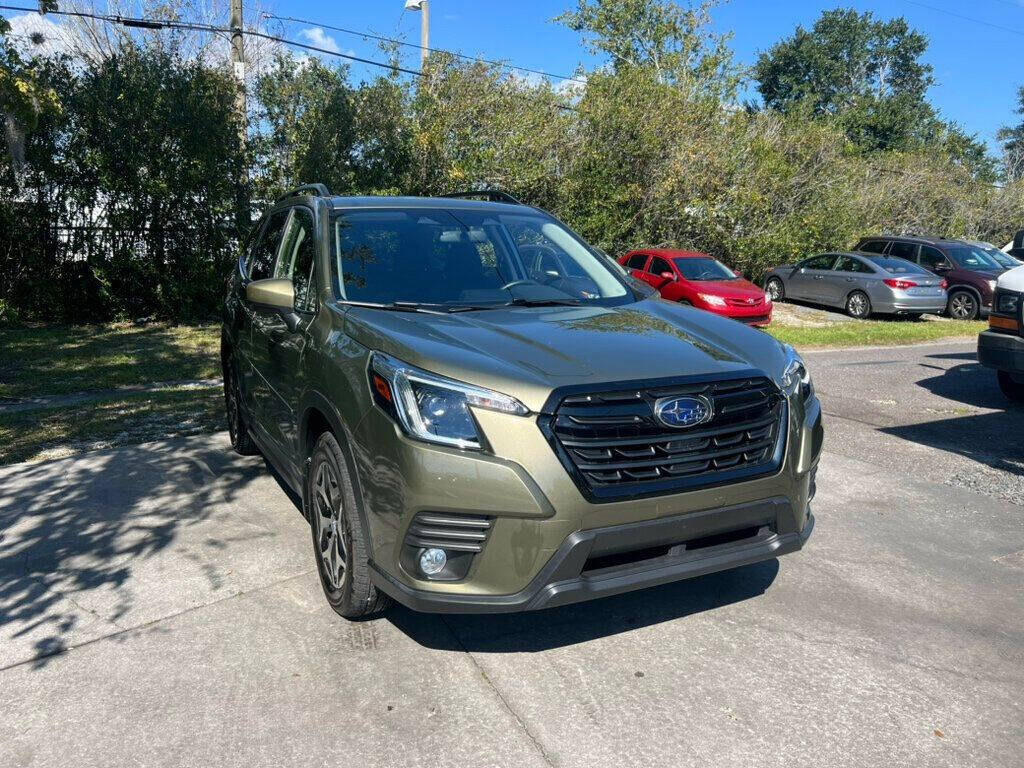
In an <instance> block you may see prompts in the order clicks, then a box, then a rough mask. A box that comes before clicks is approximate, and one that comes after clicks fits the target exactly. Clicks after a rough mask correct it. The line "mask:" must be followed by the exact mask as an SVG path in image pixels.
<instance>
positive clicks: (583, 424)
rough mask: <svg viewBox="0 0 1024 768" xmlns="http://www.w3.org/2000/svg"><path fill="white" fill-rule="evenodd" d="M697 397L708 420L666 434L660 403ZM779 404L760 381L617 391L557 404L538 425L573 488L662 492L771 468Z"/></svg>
mask: <svg viewBox="0 0 1024 768" xmlns="http://www.w3.org/2000/svg"><path fill="white" fill-rule="evenodd" d="M677 395H678V396H684V395H703V396H705V397H707V398H708V400H709V401H710V402H711V404H712V406H713V412H714V415H713V417H712V419H711V420H710V421H708V422H706V423H704V424H701V425H699V426H695V427H690V428H685V429H679V428H673V427H667V426H665V425H664V424H662V423H661V422H660V421H659V420H658V419H657V418H656V417H655V415H654V403H655V402H656V401H657V400H658V399H660V398H663V397H672V396H677ZM784 413H785V404H784V401H783V398H782V396H781V394H780V393H779V391H778V389H777V388H776V387H775V385H774V384H772V382H771V381H769V380H768V379H766V378H763V377H754V378H742V379H735V380H730V381H715V382H701V383H697V384H681V385H670V386H661V387H654V388H647V389H643V388H641V389H633V388H631V389H617V390H611V391H602V392H594V393H586V394H570V395H567V396H565V397H563V398H562V399H561V401H560V403H559V404H558V405H557V407H556V409H555V411H554V413H553V415H551V416H550V417H549V418H548V419H547V421H546V422H542V427H545V429H546V431H547V433H548V435H549V437H550V438H551V439H552V440H553V442H554V444H555V449H556V451H557V452H558V454H559V456H560V458H561V459H562V461H563V463H565V464H566V466H567V468H568V469H569V470H570V473H571V474H573V477H574V478H575V479H576V481H577V484H579V485H580V486H581V489H583V490H584V491H587V492H589V495H592V496H596V497H599V498H618V497H622V496H626V495H645V494H657V493H668V492H672V491H674V490H678V489H682V488H696V487H701V486H707V485H715V484H720V483H728V482H734V481H739V480H741V479H746V478H749V477H752V476H756V475H760V474H767V473H769V472H771V471H773V470H775V469H777V468H778V464H779V461H780V458H781V457H780V455H779V454H778V453H777V452H776V447H777V446H778V444H779V438H780V434H779V431H780V429H781V424H782V419H783V416H784Z"/></svg>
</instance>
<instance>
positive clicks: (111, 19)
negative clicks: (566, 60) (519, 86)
mask: <svg viewBox="0 0 1024 768" xmlns="http://www.w3.org/2000/svg"><path fill="white" fill-rule="evenodd" d="M0 10H5V11H24V12H26V13H37V12H38V9H36V8H25V7H24V6H17V5H0ZM47 13H51V14H54V15H56V16H75V17H78V18H86V19H96V20H98V21H104V22H106V23H108V24H121V25H123V26H126V27H133V28H138V29H151V30H160V29H184V30H189V31H193V32H207V33H210V34H230V33H231V32H232V30H231V28H230V27H218V26H216V25H213V24H201V23H197V22H189V21H162V20H159V19H146V18H140V17H135V16H120V15H105V14H98V13H88V12H86V11H47ZM243 34H246V35H250V36H252V37H259V38H262V39H264V40H270V41H272V42H277V43H281V44H283V45H289V46H292V47H295V48H301V49H303V50H306V51H313V52H315V53H323V54H326V55H328V56H337V57H339V58H342V59H347V60H348V61H355V62H359V63H360V64H367V65H370V66H374V67H380V68H381V69H387V70H391V71H393V72H402V73H404V74H407V75H413V76H415V77H425V75H424V73H423V72H420V71H419V70H415V69H408V68H406V67H401V66H398V65H397V64H387V63H385V62H382V61H374V60H373V59H364V58H362V57H361V56H354V55H352V54H348V53H341V52H340V51H334V50H331V49H329V48H321V47H319V46H316V45H311V44H309V43H300V42H298V41H297V40H289V39H288V38H286V37H280V36H278V35H271V34H268V33H266V32H259V31H257V30H254V29H246V30H243ZM553 106H554V107H555V108H556V109H559V110H562V111H565V112H575V111H576V108H575V107H571V106H569V105H567V104H555V105H553Z"/></svg>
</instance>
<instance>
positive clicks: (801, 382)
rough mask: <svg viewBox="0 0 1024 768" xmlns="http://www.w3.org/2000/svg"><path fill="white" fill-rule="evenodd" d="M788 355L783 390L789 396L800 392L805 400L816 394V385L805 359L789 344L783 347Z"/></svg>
mask: <svg viewBox="0 0 1024 768" xmlns="http://www.w3.org/2000/svg"><path fill="white" fill-rule="evenodd" d="M782 348H783V350H784V351H785V353H786V368H785V370H784V372H783V374H782V390H783V391H784V392H785V393H786V394H787V395H795V394H796V393H797V391H799V392H800V395H801V397H803V399H804V400H806V399H807V398H809V397H810V396H811V395H812V394H814V384H813V383H812V382H811V374H810V371H808V370H807V366H806V365H804V361H803V358H802V357H800V355H798V354H797V352H796V350H795V349H793V347H791V346H790V345H789V344H784V345H783V346H782Z"/></svg>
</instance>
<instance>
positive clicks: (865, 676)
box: [0, 342, 1024, 768]
mask: <svg viewBox="0 0 1024 768" xmlns="http://www.w3.org/2000/svg"><path fill="white" fill-rule="evenodd" d="M973 349H974V348H973V343H963V342H958V343H947V344H936V345H923V346H917V347H904V348H892V349H876V350H842V351H834V352H813V353H809V354H807V355H806V356H805V357H806V359H807V362H808V365H809V367H810V369H811V372H812V374H813V375H814V377H815V383H816V386H817V388H818V391H819V394H820V397H821V399H822V403H823V407H824V410H825V413H826V419H827V421H826V432H827V434H826V449H825V454H824V457H823V460H822V464H821V470H820V473H819V478H818V488H819V492H818V498H817V499H816V500H815V503H814V509H815V514H816V516H817V519H818V524H817V527H816V530H815V533H814V536H813V537H812V538H811V541H810V543H809V545H808V547H807V548H806V549H805V550H804V551H803V552H801V553H798V554H795V555H789V556H786V557H783V558H781V559H779V560H776V561H769V562H766V563H762V564H759V565H755V566H750V567H747V568H743V569H739V570H736V571H731V572H726V573H720V574H715V575H712V576H706V577H702V578H699V579H695V580H692V581H687V582H680V583H677V584H673V585H668V586H665V587H660V588H656V589H651V590H646V591H643V592H636V593H632V594H628V595H621V596H618V597H614V598H610V599H606V600H602V601H598V602H593V603H586V604H581V605H576V606H569V607H566V608H562V609H555V610H551V611H545V612H541V613H535V614H520V615H510V616H497V617H495V616H485V617H481V616H444V617H440V616H427V615H422V614H416V613H413V612H410V611H407V610H404V609H400V608H398V609H394V610H393V611H392V612H391V613H390V614H389V615H388V616H387V617H385V618H382V619H377V620H373V621H365V622H358V623H349V622H346V621H344V620H342V619H340V618H339V617H337V616H336V615H335V614H334V613H333V612H332V611H331V610H330V609H329V607H328V606H327V604H326V602H325V601H324V600H323V598H322V596H321V593H320V587H319V584H318V581H317V577H316V573H315V571H314V568H313V561H312V554H311V551H310V549H311V546H310V543H309V534H308V530H307V528H306V527H305V524H304V523H303V521H302V518H301V516H300V514H299V512H298V510H297V508H296V507H295V505H294V503H293V501H292V500H291V499H290V498H289V497H288V496H287V495H286V494H285V493H284V492H283V491H282V489H281V487H280V486H279V485H278V483H277V482H276V481H275V479H274V477H273V476H272V475H271V474H270V473H269V472H268V471H267V470H266V468H265V466H264V465H263V463H262V461H260V460H259V459H254V458H242V457H237V456H234V455H233V454H231V453H230V452H229V449H228V445H227V440H226V438H225V436H224V435H216V436H214V437H212V438H211V437H209V436H206V437H191V438H182V439H176V440H171V441H167V442H164V443H155V444H149V445H144V446H137V447H132V448H121V449H116V450H109V451H99V452H95V453H91V454H86V455H82V456H78V457H74V458H69V459H62V460H58V461H51V462H45V463H38V464H23V465H15V466H11V467H6V468H0V714H2V717H0V765H3V766H57V765H60V766H64V765H69V764H74V765H76V766H78V767H81V768H85V767H86V766H111V765H138V766H178V765H197V766H209V765H217V766H236V765H237V766H282V765H294V764H299V763H300V762H301V763H302V764H304V765H324V766H326V765H335V764H338V763H339V762H342V761H343V762H344V763H345V764H349V765H359V766H362V765H366V766H376V765H380V766H392V765H393V766H403V768H405V767H406V766H419V765H423V766H431V768H437V767H439V766H460V768H464V767H466V766H481V767H483V766H517V768H518V767H520V766H574V767H575V766H580V767H581V768H582V767H583V766H593V765H599V764H605V763H610V764H614V765H616V766H691V765H692V766H698V765H700V766H703V765H715V766H723V767H724V766H752V765H757V766H787V767H789V766H815V768H820V767H821V766H858V768H862V767H863V766H887V767H888V766H893V765H901V766H965V767H968V766H969V767H970V768H974V767H975V766H979V765H985V766H992V767H998V766H1020V765H1021V764H1022V759H1021V750H1020V744H1021V741H1022V737H1024V589H1022V586H1024V522H1022V515H1021V513H1022V511H1024V510H1022V507H1021V504H1022V502H1024V492H1022V489H1024V483H1022V464H1024V446H1022V442H1021V440H1020V438H1019V436H1020V435H1021V433H1022V427H1024V409H1020V408H1014V409H1008V406H1007V403H1006V402H1005V401H1004V400H1003V399H1002V397H1001V395H1000V394H999V392H998V389H997V388H996V385H995V379H994V376H993V375H992V373H991V372H990V371H986V370H984V369H982V368H980V367H979V366H977V364H976V363H975V362H974V356H973Z"/></svg>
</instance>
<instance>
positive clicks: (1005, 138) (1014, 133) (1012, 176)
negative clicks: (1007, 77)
mask: <svg viewBox="0 0 1024 768" xmlns="http://www.w3.org/2000/svg"><path fill="white" fill-rule="evenodd" d="M1014 114H1017V115H1024V85H1022V86H1020V87H1019V88H1018V89H1017V109H1016V110H1014ZM996 138H997V139H998V140H999V143H1000V144H1001V145H1002V147H1003V173H1004V174H1005V176H1006V178H1007V179H1009V180H1011V181H1019V180H1021V179H1024V121H1022V122H1020V123H1018V124H1017V125H1013V126H1004V127H1002V128H1000V129H999V133H997V134H996Z"/></svg>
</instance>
